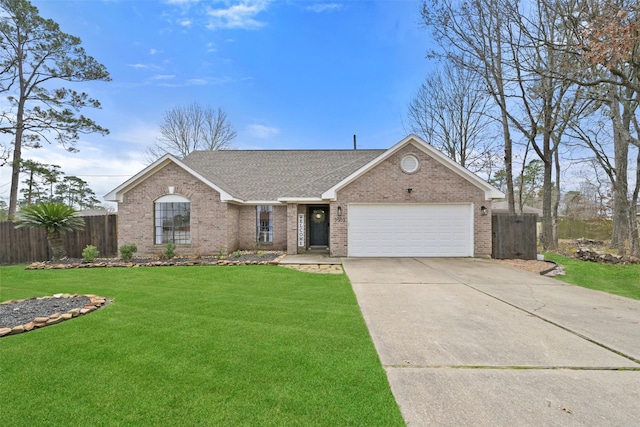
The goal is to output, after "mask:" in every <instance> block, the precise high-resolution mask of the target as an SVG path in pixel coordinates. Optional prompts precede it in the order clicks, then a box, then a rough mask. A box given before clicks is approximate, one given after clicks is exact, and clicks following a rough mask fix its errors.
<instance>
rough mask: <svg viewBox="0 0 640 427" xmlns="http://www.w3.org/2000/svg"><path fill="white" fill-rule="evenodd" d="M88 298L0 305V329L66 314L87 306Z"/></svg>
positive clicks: (27, 301)
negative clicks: (40, 318)
mask: <svg viewBox="0 0 640 427" xmlns="http://www.w3.org/2000/svg"><path fill="white" fill-rule="evenodd" d="M90 302H91V299H90V298H89V297H85V296H82V297H71V298H42V299H37V298H30V299H28V300H26V301H22V302H15V303H11V304H0V328H13V327H14V326H18V325H24V324H26V323H29V322H32V321H33V319H35V318H36V317H49V316H51V315H52V314H55V313H60V314H62V313H68V312H69V311H70V310H73V309H74V308H82V307H84V306H85V305H86V304H89V303H90Z"/></svg>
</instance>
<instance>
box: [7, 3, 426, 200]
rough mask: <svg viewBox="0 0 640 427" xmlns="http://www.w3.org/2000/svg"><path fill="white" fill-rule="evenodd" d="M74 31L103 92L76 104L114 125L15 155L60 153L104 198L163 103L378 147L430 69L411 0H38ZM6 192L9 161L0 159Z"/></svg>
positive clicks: (279, 140) (136, 160) (280, 139)
mask: <svg viewBox="0 0 640 427" xmlns="http://www.w3.org/2000/svg"><path fill="white" fill-rule="evenodd" d="M32 3H33V4H34V5H35V6H36V7H38V8H39V10H40V14H41V15H42V16H43V17H46V18H51V19H53V20H54V21H56V22H58V24H60V27H61V29H62V30H63V31H64V32H67V33H69V34H73V35H75V36H78V37H80V38H81V39H82V42H83V43H82V45H83V47H84V48H85V49H86V51H87V53H88V54H90V55H91V56H93V57H94V58H96V59H97V60H98V61H99V62H101V63H103V64H104V65H105V66H106V67H107V69H108V70H109V72H110V74H111V78H112V79H113V80H112V81H111V82H91V83H84V84H76V85H74V86H73V87H74V88H75V89H79V90H86V91H87V92H89V94H90V95H91V96H92V97H95V98H97V99H99V100H100V101H101V103H102V110H85V111H84V113H85V114H86V115H88V116H90V117H92V118H93V119H95V120H96V121H97V122H98V123H99V124H100V125H102V126H105V127H107V128H109V130H110V131H111V134H110V135H108V136H106V137H100V136H98V135H90V136H84V137H82V139H81V140H80V141H79V142H78V144H77V148H78V149H80V152H79V153H77V154H70V153H66V152H65V151H64V150H62V149H61V148H60V147H56V146H46V147H44V148H42V149H39V150H31V151H27V152H25V153H24V155H25V157H27V158H32V159H35V160H38V161H42V162H45V163H49V164H58V165H60V166H61V167H62V170H63V171H64V172H65V173H66V174H67V175H77V176H80V177H81V178H82V179H84V180H85V181H87V182H89V184H90V186H91V188H93V190H94V191H95V192H96V194H97V195H98V197H99V198H100V199H101V198H102V196H103V195H104V194H106V193H107V192H108V191H110V190H112V189H113V188H114V187H116V186H117V185H119V184H120V183H122V182H123V181H124V180H126V179H127V178H128V177H130V176H131V175H133V174H135V173H137V172H138V171H140V170H141V169H142V168H143V167H144V166H145V163H144V160H143V158H142V153H143V152H144V150H145V148H146V147H147V146H149V145H150V144H152V143H153V141H154V140H155V139H156V138H157V136H158V125H159V123H160V122H161V120H162V115H163V114H164V112H166V111H167V110H169V109H171V108H173V107H176V106H181V105H187V104H190V103H193V102H197V103H199V104H200V105H202V106H204V107H208V106H210V107H213V108H218V107H220V108H222V109H223V110H224V111H225V112H226V113H227V115H228V119H229V121H230V123H231V124H232V125H233V126H234V127H235V129H236V130H237V131H238V136H237V138H236V139H235V140H234V145H235V146H236V147H237V148H240V149H303V148H304V149H339V148H345V149H349V148H352V147H353V134H357V138H358V147H359V148H388V147H390V146H392V145H393V144H395V143H396V142H398V141H399V140H401V139H402V138H403V137H404V136H405V134H406V132H405V129H404V127H403V118H404V117H405V114H406V106H407V104H408V103H409V101H410V99H411V97H412V96H413V95H414V93H415V91H416V90H417V88H418V86H419V85H420V83H421V82H422V81H423V79H424V77H425V76H426V74H427V73H428V71H429V70H430V69H431V68H433V67H434V66H435V64H433V63H431V62H429V61H428V60H427V59H426V58H425V56H426V53H427V51H428V49H429V47H430V40H429V33H428V31H426V30H424V29H422V28H421V27H420V15H419V11H420V2H419V1H414V0H406V1H402V0H388V1H352V0H348V1H335V2H333V1H329V2H322V1H292V0H289V1H287V0H274V1H269V0H244V1H236V0H233V1H196V0H167V1H159V0H158V1H155V0H146V1H129V0H123V1H118V0H106V1H98V0H93V1H66V0H48V1H40V0H35V1H32ZM0 174H1V175H2V176H1V178H2V179H1V181H0V183H1V184H0V197H2V198H3V199H5V200H8V194H9V171H8V168H2V170H0Z"/></svg>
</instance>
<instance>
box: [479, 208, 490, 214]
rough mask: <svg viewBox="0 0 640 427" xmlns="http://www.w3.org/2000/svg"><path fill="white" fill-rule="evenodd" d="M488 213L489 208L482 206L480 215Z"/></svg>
mask: <svg viewBox="0 0 640 427" xmlns="http://www.w3.org/2000/svg"><path fill="white" fill-rule="evenodd" d="M487 213H489V210H488V209H487V207H486V206H480V215H482V216H485V215H486V214H487Z"/></svg>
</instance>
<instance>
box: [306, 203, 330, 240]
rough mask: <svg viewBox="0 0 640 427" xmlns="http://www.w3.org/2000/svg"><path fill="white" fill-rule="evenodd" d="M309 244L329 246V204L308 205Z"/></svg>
mask: <svg viewBox="0 0 640 427" xmlns="http://www.w3.org/2000/svg"><path fill="white" fill-rule="evenodd" d="M309 246H329V206H309Z"/></svg>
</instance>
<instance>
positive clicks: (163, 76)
mask: <svg viewBox="0 0 640 427" xmlns="http://www.w3.org/2000/svg"><path fill="white" fill-rule="evenodd" d="M175 77H176V76H175V74H157V75H155V76H153V77H151V80H169V79H175Z"/></svg>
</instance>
